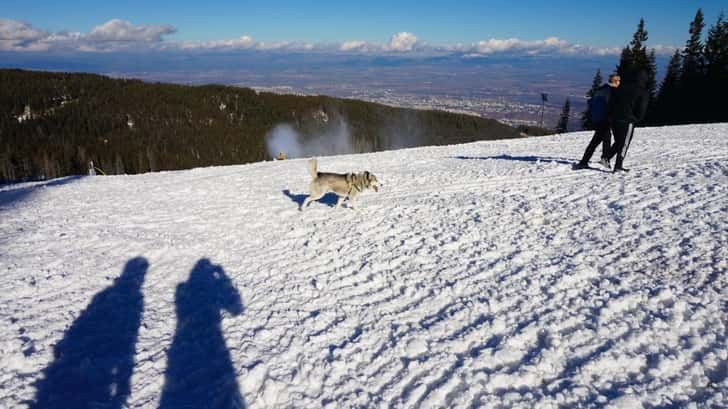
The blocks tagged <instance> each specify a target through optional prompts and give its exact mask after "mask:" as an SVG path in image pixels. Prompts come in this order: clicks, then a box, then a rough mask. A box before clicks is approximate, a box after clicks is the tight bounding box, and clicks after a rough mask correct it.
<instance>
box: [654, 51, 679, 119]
mask: <svg viewBox="0 0 728 409" xmlns="http://www.w3.org/2000/svg"><path fill="white" fill-rule="evenodd" d="M681 65H682V58H681V56H680V51H679V50H675V54H673V55H672V58H670V63H669V64H668V66H667V73H666V74H665V78H664V79H663V80H662V84H660V91H659V92H658V94H657V99H656V103H655V105H656V106H655V113H654V117H653V121H652V122H653V123H654V124H655V125H670V124H674V123H676V119H677V118H678V117H679V115H680V114H679V112H678V110H677V107H678V105H679V103H680V101H679V100H678V98H679V86H680V77H681V71H680V70H681Z"/></svg>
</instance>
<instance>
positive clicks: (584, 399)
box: [0, 124, 728, 408]
mask: <svg viewBox="0 0 728 409" xmlns="http://www.w3.org/2000/svg"><path fill="white" fill-rule="evenodd" d="M590 136H591V135H590V134H589V133H585V132H581V133H571V134H564V135H555V136H549V137H542V138H530V139H522V140H511V141H496V142H479V143H471V144H466V145H457V146H444V147H426V148H417V149H407V150H399V151H390V152H380V153H373V154H363V155H348V156H337V157H325V158H319V167H320V169H321V170H322V171H335V172H347V171H361V170H365V169H368V170H370V171H372V172H373V173H374V174H376V175H377V176H378V177H379V179H380V181H381V182H382V183H383V184H384V186H383V189H381V190H380V192H379V193H374V192H372V191H370V192H367V193H365V194H364V195H362V196H361V197H360V198H359V200H358V204H359V208H358V209H356V210H351V209H348V208H345V207H344V208H340V209H334V208H333V207H332V204H333V203H334V199H332V197H331V196H327V197H325V198H324V199H322V200H323V202H315V203H313V204H312V205H311V206H310V207H309V208H308V209H307V210H306V211H305V212H299V211H298V210H297V207H298V203H300V202H301V201H302V200H303V198H304V197H305V195H306V193H307V191H308V183H309V175H308V172H307V170H306V162H305V160H304V159H300V160H287V161H280V162H267V163H256V164H251V165H243V166H230V167H217V168H204V169H194V170H189V171H179V172H162V173H155V174H144V175H136V176H112V177H103V176H98V177H85V178H65V179H58V180H53V181H50V182H45V183H31V184H21V185H12V186H4V187H1V188H0V354H1V358H0V406H1V407H5V408H17V407H26V406H27V407H39V408H40V407H43V408H46V407H57V408H76V407H93V408H122V407H123V408H156V407H160V406H161V407H164V408H183V407H235V405H236V404H237V405H239V406H242V405H245V406H247V407H251V408H261V407H290V408H318V407H344V408H349V407H372V408H374V407H393V408H397V407H447V408H450V407H465V408H475V407H501V406H505V407H522V408H532V407H537V408H547V407H622V408H639V407H644V408H657V407H660V408H665V407H697V408H703V407H706V408H725V407H728V379H726V375H727V372H728V364H727V362H728V346H727V345H726V333H727V328H728V322H727V320H728V318H727V317H728V271H727V267H728V264H727V263H728V262H727V260H728V124H717V125H701V126H682V127H670V128H652V129H638V130H637V132H636V134H635V139H634V142H633V144H632V147H631V148H630V149H631V151H630V154H629V157H628V158H627V160H626V162H625V166H627V167H631V169H632V171H631V172H630V173H628V174H618V175H614V174H611V173H609V172H605V171H600V170H583V171H573V170H572V169H571V165H572V164H573V163H574V162H575V161H576V160H577V159H578V158H579V157H580V156H581V154H582V152H583V149H584V148H585V147H586V144H587V142H588V140H589V138H590ZM598 154H599V151H598V152H597V154H596V155H595V158H598ZM33 402H35V403H33Z"/></svg>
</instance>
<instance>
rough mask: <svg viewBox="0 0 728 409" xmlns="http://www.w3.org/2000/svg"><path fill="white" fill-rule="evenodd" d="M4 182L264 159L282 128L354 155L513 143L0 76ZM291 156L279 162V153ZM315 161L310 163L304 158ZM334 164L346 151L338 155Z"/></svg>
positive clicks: (308, 103)
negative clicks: (273, 135) (89, 170)
mask: <svg viewBox="0 0 728 409" xmlns="http://www.w3.org/2000/svg"><path fill="white" fill-rule="evenodd" d="M0 90H2V92H0V182H13V181H20V180H29V179H50V178H55V177H59V176H65V175H73V174H84V173H86V172H87V168H88V163H89V161H93V162H94V164H95V166H96V167H98V168H99V169H100V170H101V171H103V172H104V173H106V174H124V173H129V174H133V173H143V172H148V171H158V170H176V169H188V168H193V167H203V166H213V165H230V164H240V163H248V162H256V161H262V160H267V159H271V157H272V156H273V155H275V154H276V152H270V149H269V148H268V147H267V146H266V138H268V137H270V135H271V133H272V132H274V130H275V129H277V127H280V126H285V127H286V129H290V130H291V131H292V132H293V135H294V136H295V138H297V139H300V141H296V142H298V143H302V144H305V143H306V141H307V140H316V143H317V146H318V147H319V151H318V152H315V153H316V154H326V153H328V152H327V145H328V144H331V145H332V146H333V145H338V146H339V148H340V146H341V141H334V140H327V138H342V137H344V138H346V139H347V141H345V142H346V143H345V145H346V147H347V149H348V150H349V151H350V152H351V153H363V152H372V151H381V150H389V149H396V148H404V147H414V146H424V145H445V144H458V143H465V142H472V141H477V140H493V139H504V138H517V137H519V136H521V134H520V133H519V131H518V130H516V129H514V128H512V127H509V126H507V125H505V124H502V123H500V122H497V121H495V120H491V119H485V118H479V117H473V116H467V115H462V114H454V113H449V112H442V111H421V110H410V109H402V108H395V107H390V106H385V105H380V104H375V103H369V102H362V101H356V100H348V99H337V98H332V97H326V96H298V95H278V94H272V93H265V92H256V91H254V90H252V89H248V88H239V87H229V86H219V85H206V86H186V85H174V84H160V83H154V84H152V83H145V82H142V81H140V80H133V79H114V78H109V77H105V76H100V75H95V74H82V73H60V72H58V73H55V72H38V71H24V70H6V69H3V70H0ZM284 153H286V152H284ZM309 153H310V152H309ZM330 153H349V152H342V151H341V149H338V150H336V151H331V152H330Z"/></svg>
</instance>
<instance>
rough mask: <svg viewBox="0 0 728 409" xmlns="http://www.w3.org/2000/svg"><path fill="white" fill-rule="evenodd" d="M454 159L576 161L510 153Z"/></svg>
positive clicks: (535, 161)
mask: <svg viewBox="0 0 728 409" xmlns="http://www.w3.org/2000/svg"><path fill="white" fill-rule="evenodd" d="M455 159H463V160H490V159H494V160H512V161H517V162H532V163H538V162H555V163H559V164H562V165H575V164H576V163H577V161H575V160H571V159H565V158H554V157H551V156H533V155H531V156H511V155H506V154H503V155H497V156H456V157H455Z"/></svg>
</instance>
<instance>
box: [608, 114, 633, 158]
mask: <svg viewBox="0 0 728 409" xmlns="http://www.w3.org/2000/svg"><path fill="white" fill-rule="evenodd" d="M612 130H613V131H614V145H612V149H610V150H609V159H610V160H611V159H612V158H613V157H614V155H617V162H616V163H615V164H614V168H615V169H619V168H621V167H622V163H623V162H624V158H625V157H627V150H628V149H629V144H630V143H631V142H632V135H634V124H631V123H629V122H622V121H615V122H614V125H612Z"/></svg>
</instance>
